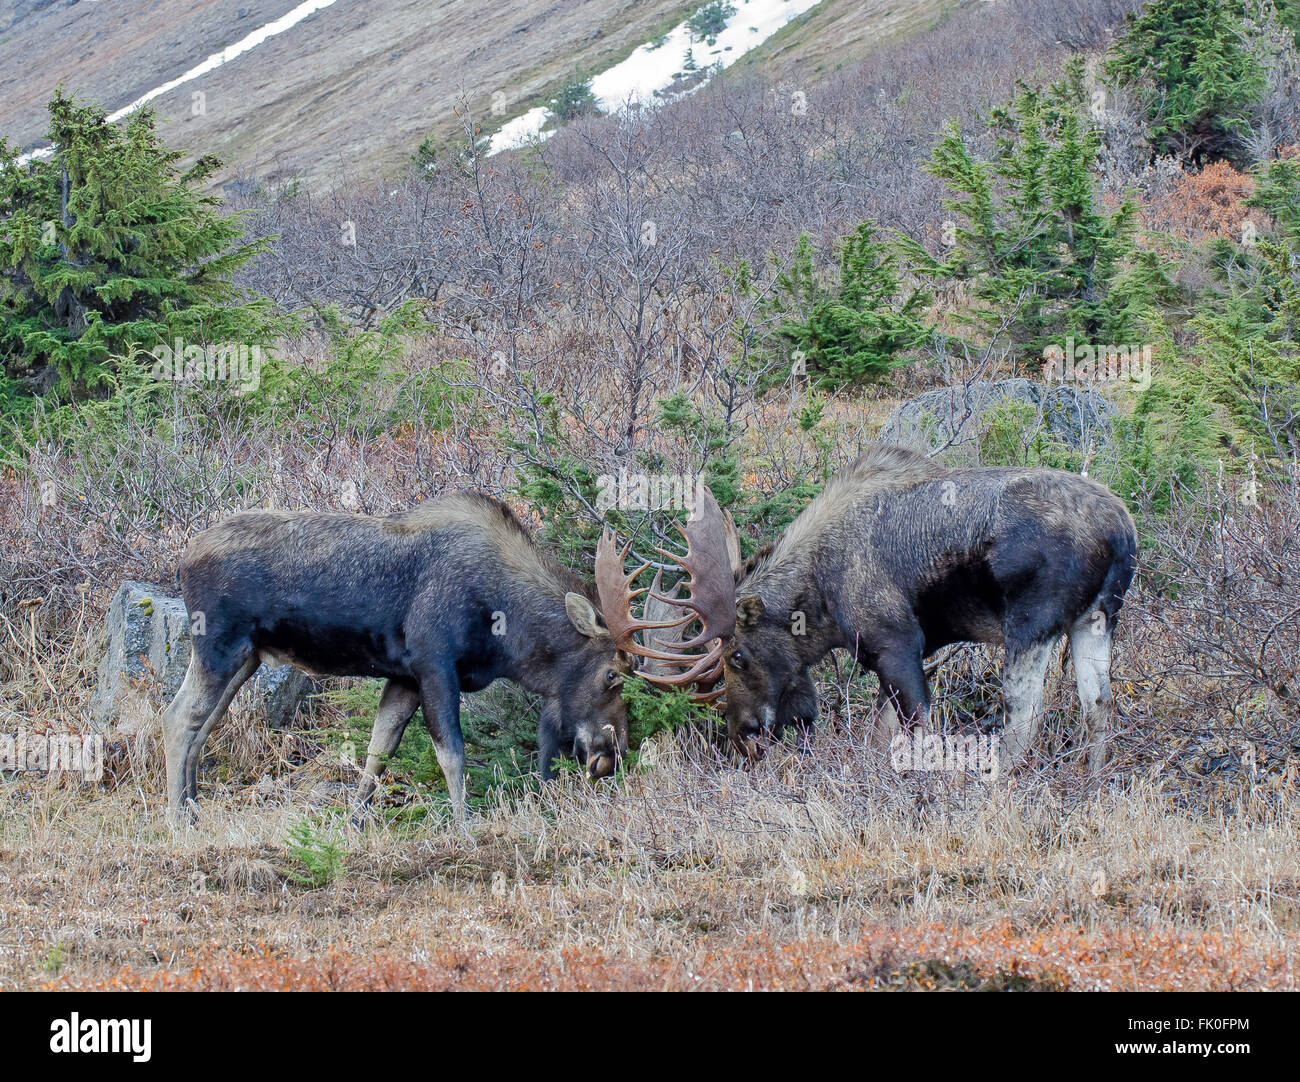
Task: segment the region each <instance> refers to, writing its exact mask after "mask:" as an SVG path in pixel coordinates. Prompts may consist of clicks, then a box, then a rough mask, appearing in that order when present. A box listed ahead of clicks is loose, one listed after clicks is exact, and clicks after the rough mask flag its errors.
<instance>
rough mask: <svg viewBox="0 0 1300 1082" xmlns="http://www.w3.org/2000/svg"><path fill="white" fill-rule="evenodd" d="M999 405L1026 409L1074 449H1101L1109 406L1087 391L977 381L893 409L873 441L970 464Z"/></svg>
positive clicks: (1026, 382) (1107, 429)
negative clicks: (988, 419) (938, 453)
mask: <svg viewBox="0 0 1300 1082" xmlns="http://www.w3.org/2000/svg"><path fill="white" fill-rule="evenodd" d="M1004 402H1013V403H1024V404H1026V405H1028V406H1030V407H1032V408H1033V410H1034V411H1035V413H1036V415H1037V417H1038V420H1039V423H1040V424H1041V425H1042V427H1043V428H1045V429H1046V430H1047V431H1048V432H1050V433H1051V435H1052V436H1053V437H1055V438H1056V439H1058V440H1060V442H1061V443H1063V444H1065V445H1066V446H1068V447H1072V448H1075V449H1076V450H1084V449H1086V448H1087V447H1088V446H1089V445H1090V444H1091V445H1094V446H1096V447H1101V446H1102V445H1103V444H1105V443H1106V442H1108V440H1109V438H1110V431H1111V421H1112V419H1113V417H1114V415H1115V407H1114V405H1112V404H1111V403H1110V402H1108V401H1107V400H1106V399H1105V398H1103V397H1102V396H1101V394H1100V393H1098V392H1097V391H1095V390H1093V389H1092V388H1090V387H1080V386H1078V385H1077V384H1072V383H1058V384H1043V383H1037V382H1035V381H1034V380H1031V379H1004V380H996V381H993V380H984V379H977V380H972V381H971V382H970V383H959V384H954V385H953V386H951V387H939V388H937V389H935V390H933V391H926V392H925V393H924V394H922V395H918V396H917V397H916V398H913V399H911V400H910V401H907V402H903V403H900V404H899V405H898V406H895V407H894V409H893V410H892V411H891V412H890V414H889V416H888V417H887V418H886V420H885V423H884V426H883V427H882V428H881V430H880V435H879V437H878V439H879V440H880V442H881V443H895V444H898V445H900V446H903V447H910V448H912V449H913V450H916V451H921V452H923V453H925V454H930V453H932V452H934V451H937V450H938V449H940V448H944V455H945V457H946V458H949V459H952V460H959V461H974V460H975V458H976V457H977V454H978V441H979V438H980V436H981V435H982V434H983V433H984V431H985V430H986V429H987V427H988V426H987V424H986V423H985V421H984V415H985V414H986V413H987V412H988V411H989V410H990V409H992V408H993V407H995V406H998V405H1000V404H1002V403H1004Z"/></svg>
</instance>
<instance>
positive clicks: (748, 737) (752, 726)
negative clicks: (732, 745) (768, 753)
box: [733, 715, 763, 761]
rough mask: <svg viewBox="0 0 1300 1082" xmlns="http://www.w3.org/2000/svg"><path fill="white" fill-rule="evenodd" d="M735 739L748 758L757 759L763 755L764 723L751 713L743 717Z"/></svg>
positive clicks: (742, 752) (737, 727) (737, 745)
mask: <svg viewBox="0 0 1300 1082" xmlns="http://www.w3.org/2000/svg"><path fill="white" fill-rule="evenodd" d="M733 739H734V740H735V742H736V747H737V748H739V749H740V752H741V754H742V755H744V756H745V758H746V759H749V760H750V761H756V760H758V759H761V758H762V757H763V725H762V723H761V722H760V721H759V720H758V718H756V717H753V716H752V715H751V716H750V717H747V718H744V719H742V720H741V722H740V724H738V725H737V726H736V735H735V737H734V738H733Z"/></svg>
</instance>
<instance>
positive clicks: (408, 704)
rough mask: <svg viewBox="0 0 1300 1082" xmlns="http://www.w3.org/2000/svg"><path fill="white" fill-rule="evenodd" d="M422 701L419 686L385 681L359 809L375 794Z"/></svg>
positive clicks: (367, 750) (372, 734) (360, 790)
mask: <svg viewBox="0 0 1300 1082" xmlns="http://www.w3.org/2000/svg"><path fill="white" fill-rule="evenodd" d="M419 705H420V692H419V690H418V689H417V688H414V687H409V686H407V685H404V684H398V683H394V682H393V681H392V680H390V681H388V683H386V684H385V685H384V690H383V693H382V694H381V695H380V697H379V709H378V710H377V711H376V712H375V725H374V728H373V729H372V730H371V732H370V747H369V748H367V749H366V769H365V771H364V773H363V774H362V776H361V785H360V786H359V787H358V788H357V795H356V802H355V810H356V811H358V812H359V811H361V810H362V809H363V808H365V806H366V804H367V803H369V801H370V798H371V796H373V795H374V791H375V785H376V784H377V783H378V781H379V777H380V775H381V774H383V772H384V770H385V769H386V768H387V766H388V760H389V758H390V757H391V756H392V754H393V752H395V751H396V750H397V745H398V744H400V743H401V741H402V733H403V732H405V730H406V723H407V722H408V721H410V720H411V715H412V714H414V713H415V711H416V708H417V707H418V706H419Z"/></svg>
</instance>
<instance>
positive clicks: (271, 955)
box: [47, 922, 1300, 991]
mask: <svg viewBox="0 0 1300 1082" xmlns="http://www.w3.org/2000/svg"><path fill="white" fill-rule="evenodd" d="M1298 946H1300V936H1295V935H1294V934H1291V935H1289V936H1288V937H1286V938H1285V940H1284V941H1283V940H1275V939H1270V940H1267V941H1265V940H1260V939H1256V938H1255V937H1253V936H1252V935H1251V934H1250V933H1246V932H1233V933H1230V934H1219V933H1208V932H1206V933H1189V932H1185V931H1175V930H1158V929H1111V930H1107V931H1092V932H1087V931H1083V930H1080V929H1078V928H1068V927H1059V926H1058V927H1056V928H1051V929H1047V930H1043V931H1036V932H1025V931H1023V930H1018V929H1016V928H1014V927H1013V926H1012V925H1011V924H1009V923H1006V922H1003V923H1000V924H998V925H995V926H994V927H992V928H989V929H985V930H983V931H977V930H972V929H968V928H953V927H949V926H947V925H943V924H927V925H922V926H918V927H911V928H900V927H896V926H876V927H874V928H871V929H869V930H868V931H867V933H866V934H865V935H864V936H863V937H862V938H861V939H859V940H858V941H857V942H856V943H853V944H851V945H840V944H836V943H834V942H832V941H830V940H827V939H820V940H817V939H814V940H806V941H799V942H793V943H789V942H786V943H778V942H774V941H772V940H770V939H766V938H763V937H757V936H756V937H751V938H749V939H745V940H742V941H740V942H739V943H736V944H734V945H728V946H713V947H710V946H708V945H701V946H699V947H697V948H695V949H694V951H693V952H692V953H691V954H690V955H689V956H687V957H682V958H650V959H641V958H637V959H632V958H629V957H626V956H620V955H613V956H611V955H606V954H603V953H601V952H600V951H596V950H581V949H578V948H568V949H565V950H563V951H560V952H559V953H538V952H535V951H527V950H523V949H515V950H507V951H497V952H491V953H487V952H484V951H482V950H478V949H465V950H461V949H454V948H447V949H440V950H433V951H430V952H429V955H428V957H427V958H423V959H421V960H419V961H415V960H411V959H409V958H400V957H393V956H385V955H370V954H363V953H354V952H351V951H349V950H344V949H338V948H334V949H331V950H330V952H329V953H328V954H327V955H324V956H317V957H308V958H294V957H289V956H286V955H284V954H283V953H281V952H277V951H273V950H271V949H268V948H262V950H261V951H260V952H238V951H230V950H225V949H222V948H219V947H217V946H215V945H214V946H213V947H211V948H210V949H208V950H207V951H205V952H203V953H202V954H201V955H199V956H196V957H192V958H191V959H190V960H189V961H188V962H185V963H182V964H181V965H180V967H179V968H170V969H163V970H158V971H152V972H137V971H135V970H134V969H131V968H129V967H128V968H126V969H123V970H122V971H121V972H119V973H118V974H117V975H116V976H113V977H111V978H95V979H86V978H67V979H64V980H60V981H56V982H53V983H51V984H50V985H48V986H47V987H48V988H50V989H58V990H66V989H96V990H102V989H117V990H141V991H158V990H166V991H254V990H255V991H289V990H294V991H342V990H346V991H384V990H392V991H395V990H424V991H435V990H452V989H455V990H464V991H471V990H479V991H485V990H498V991H501V990H504V991H521V990H547V991H551V990H555V991H558V990H569V991H632V990H644V989H650V988H653V989H662V990H675V991H682V990H701V991H703V990H714V991H717V990H758V989H765V990H778V989H780V990H796V991H810V990H834V989H841V990H851V989H906V990H921V989H944V988H946V989H957V990H975V989H981V990H984V989H987V990H1002V989H1039V990H1067V989H1073V990H1119V989H1138V990H1147V991H1169V990H1183V991H1192V990H1197V991H1204V990H1239V989H1289V990H1295V988H1296V973H1295V962H1294V961H1293V959H1294V958H1295V957H1296V954H1297V947H1298Z"/></svg>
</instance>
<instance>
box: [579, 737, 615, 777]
mask: <svg viewBox="0 0 1300 1082" xmlns="http://www.w3.org/2000/svg"><path fill="white" fill-rule="evenodd" d="M620 750H621V749H620V748H619V741H618V735H617V733H616V732H615V730H614V726H612V725H606V726H605V727H604V728H603V729H602V730H601V733H600V735H599V736H598V737H597V738H596V739H595V740H593V741H592V742H591V744H589V745H588V747H587V773H588V774H589V775H590V776H591V779H592V780H593V781H599V780H600V779H601V778H608V777H609V776H610V775H611V774H613V773H614V771H615V770H617V769H618V760H619V755H620Z"/></svg>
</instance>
